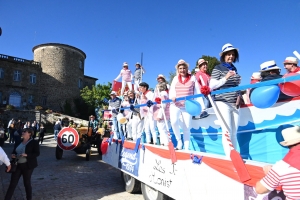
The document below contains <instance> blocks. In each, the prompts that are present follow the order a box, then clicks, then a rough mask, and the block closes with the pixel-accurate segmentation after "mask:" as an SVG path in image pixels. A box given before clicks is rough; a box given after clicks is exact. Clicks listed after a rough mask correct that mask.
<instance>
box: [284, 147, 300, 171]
mask: <svg viewBox="0 0 300 200" xmlns="http://www.w3.org/2000/svg"><path fill="white" fill-rule="evenodd" d="M299 158H300V144H298V145H297V146H295V147H293V148H291V149H290V151H289V152H288V154H286V155H285V157H284V158H283V159H282V160H283V161H284V162H286V163H288V164H289V165H290V166H292V167H294V168H296V169H298V170H300V159H299Z"/></svg>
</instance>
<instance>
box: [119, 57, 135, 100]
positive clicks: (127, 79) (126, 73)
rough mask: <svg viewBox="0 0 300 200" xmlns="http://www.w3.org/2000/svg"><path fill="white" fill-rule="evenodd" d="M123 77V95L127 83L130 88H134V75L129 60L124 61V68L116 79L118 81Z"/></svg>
mask: <svg viewBox="0 0 300 200" xmlns="http://www.w3.org/2000/svg"><path fill="white" fill-rule="evenodd" d="M121 77H122V88H121V96H123V93H124V90H125V87H126V85H127V87H128V88H129V90H131V89H132V85H131V82H132V78H133V75H132V73H131V71H130V69H128V64H127V62H124V63H123V69H122V70H121V71H120V74H119V75H118V77H117V78H115V81H117V80H118V79H119V78H121Z"/></svg>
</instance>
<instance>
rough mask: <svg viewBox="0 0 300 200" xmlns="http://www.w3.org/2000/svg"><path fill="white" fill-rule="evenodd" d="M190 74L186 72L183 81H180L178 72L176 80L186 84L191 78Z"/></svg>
mask: <svg viewBox="0 0 300 200" xmlns="http://www.w3.org/2000/svg"><path fill="white" fill-rule="evenodd" d="M191 77H192V76H191V75H190V74H187V75H186V77H185V79H184V81H182V77H181V75H180V74H178V81H179V82H180V83H181V84H186V83H187V82H188V81H189V80H190V79H191Z"/></svg>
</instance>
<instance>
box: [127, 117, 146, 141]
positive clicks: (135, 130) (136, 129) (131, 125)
mask: <svg viewBox="0 0 300 200" xmlns="http://www.w3.org/2000/svg"><path fill="white" fill-rule="evenodd" d="M142 127H143V120H142V121H141V120H140V118H139V117H138V116H136V115H133V116H132V119H130V120H129V121H128V123H127V133H128V135H127V138H132V139H133V141H136V139H137V138H138V137H139V136H140V135H141V134H142Z"/></svg>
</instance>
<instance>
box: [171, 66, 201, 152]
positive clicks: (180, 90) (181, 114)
mask: <svg viewBox="0 0 300 200" xmlns="http://www.w3.org/2000/svg"><path fill="white" fill-rule="evenodd" d="M175 68H176V74H177V75H176V76H175V77H174V78H173V80H172V83H171V87H170V91H169V98H170V99H172V101H173V103H171V105H170V116H172V117H171V126H172V129H173V132H174V135H175V137H176V140H177V146H176V149H178V150H180V149H182V147H183V144H182V141H181V135H180V128H181V129H182V132H183V140H184V148H185V150H188V149H189V145H190V129H189V127H190V124H191V120H192V116H191V115H190V114H189V113H188V112H187V111H186V110H185V101H184V100H182V101H176V98H179V97H185V96H190V95H195V94H199V93H200V89H199V84H195V83H196V82H197V80H196V78H195V76H193V75H191V74H189V73H188V70H189V69H188V68H189V64H188V63H187V62H185V61H184V60H179V61H178V63H177V65H176V66H175ZM196 100H197V101H198V102H199V103H200V105H201V107H202V108H204V107H205V106H204V102H203V100H202V98H201V97H200V98H197V99H196Z"/></svg>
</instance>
